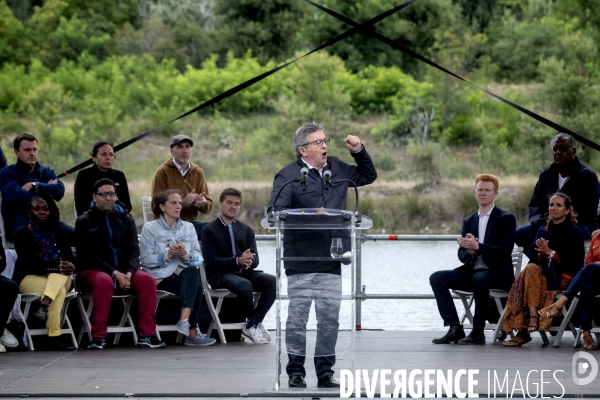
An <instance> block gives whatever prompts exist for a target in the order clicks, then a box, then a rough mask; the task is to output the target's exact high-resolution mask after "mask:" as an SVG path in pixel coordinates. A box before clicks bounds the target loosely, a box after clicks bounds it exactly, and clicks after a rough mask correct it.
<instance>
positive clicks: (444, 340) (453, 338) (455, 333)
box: [431, 325, 465, 344]
mask: <svg viewBox="0 0 600 400" xmlns="http://www.w3.org/2000/svg"><path fill="white" fill-rule="evenodd" d="M464 337H465V331H464V329H463V327H462V325H453V326H451V327H450V329H448V332H447V333H446V334H445V335H444V336H442V337H441V338H439V339H433V340H432V341H431V343H435V344H448V343H456V342H458V341H459V340H460V339H463V338H464Z"/></svg>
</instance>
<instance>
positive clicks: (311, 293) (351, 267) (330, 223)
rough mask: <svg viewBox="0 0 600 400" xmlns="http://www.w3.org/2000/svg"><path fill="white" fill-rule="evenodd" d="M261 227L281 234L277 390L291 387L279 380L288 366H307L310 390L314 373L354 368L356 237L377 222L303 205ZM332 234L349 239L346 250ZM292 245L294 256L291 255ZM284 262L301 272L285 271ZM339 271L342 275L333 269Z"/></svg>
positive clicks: (294, 369)
mask: <svg viewBox="0 0 600 400" xmlns="http://www.w3.org/2000/svg"><path fill="white" fill-rule="evenodd" d="M261 225H262V226H263V227H264V228H267V229H274V230H275V236H276V239H275V240H276V253H275V257H276V264H275V273H276V278H277V295H276V296H277V297H276V300H275V310H276V316H275V318H276V341H275V344H276V348H275V351H276V357H275V358H276V368H275V388H274V390H275V391H286V390H288V388H287V386H286V387H282V386H281V382H280V377H281V374H282V373H283V374H284V376H285V377H287V375H288V374H287V371H286V370H285V369H286V365H287V368H290V371H291V373H292V374H294V372H298V371H300V370H298V368H300V369H302V367H301V365H302V364H304V367H305V368H306V372H305V374H306V383H307V388H316V387H317V384H316V383H317V382H316V381H317V377H316V374H315V372H316V373H317V374H318V373H319V371H322V370H323V368H327V366H328V365H331V364H333V363H335V364H336V369H339V368H344V369H350V370H354V333H355V320H354V317H355V314H354V298H355V295H354V294H355V293H356V289H355V287H354V276H355V275H354V274H355V267H356V240H357V235H358V234H359V231H360V230H361V229H369V228H371V227H372V226H373V221H372V220H371V219H370V218H368V217H366V216H364V215H362V214H360V213H356V212H352V211H346V210H333V209H324V208H304V209H288V210H281V211H277V212H274V213H270V214H269V215H267V216H266V217H264V218H263V219H262V221H261ZM286 231H287V232H288V233H287V237H286V233H285V232H286ZM332 236H334V237H340V236H341V237H343V238H344V245H343V251H339V252H335V251H333V250H332V249H331V244H332V239H331V238H332ZM358 240H360V238H359V239H358ZM290 243H293V246H291V247H292V248H293V250H294V253H295V254H289V252H288V253H286V244H287V245H288V248H289V247H290ZM303 253H309V256H307V255H305V254H303ZM332 261H336V262H338V263H337V266H336V264H334V263H331V262H332ZM323 262H326V263H327V264H323ZM329 264H331V266H335V270H334V271H330V272H329V273H326V272H311V266H313V265H315V266H318V265H321V266H323V265H329ZM340 264H341V267H340ZM284 265H285V266H287V267H288V268H291V269H294V270H297V269H302V272H301V273H299V274H293V273H292V274H286V272H285V270H284V269H282V267H283V266H284ZM340 269H341V274H338V273H332V272H339V271H340ZM317 328H318V329H317ZM313 358H314V362H313ZM282 364H283V366H282ZM324 366H325V367H324ZM313 367H314V368H315V372H313V371H312V369H313ZM282 369H284V370H283V371H282ZM302 372H304V371H302ZM298 373H299V372H298ZM303 375H304V374H303ZM271 390H273V389H270V388H268V389H265V391H271ZM292 390H294V391H296V390H297V389H292ZM338 390H339V389H338Z"/></svg>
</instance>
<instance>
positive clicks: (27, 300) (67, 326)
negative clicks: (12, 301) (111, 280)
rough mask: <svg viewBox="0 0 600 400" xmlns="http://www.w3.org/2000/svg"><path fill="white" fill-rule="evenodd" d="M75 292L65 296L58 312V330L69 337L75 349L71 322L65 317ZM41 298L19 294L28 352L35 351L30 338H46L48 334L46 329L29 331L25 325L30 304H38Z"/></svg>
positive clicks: (75, 295) (75, 342) (29, 294)
mask: <svg viewBox="0 0 600 400" xmlns="http://www.w3.org/2000/svg"><path fill="white" fill-rule="evenodd" d="M77 294H78V293H77V292H75V291H71V292H67V295H66V296H65V302H64V303H63V308H62V310H61V312H60V330H61V331H62V333H63V335H64V334H70V335H71V341H72V342H73V346H75V347H77V340H76V339H75V332H74V331H73V326H72V325H71V320H69V316H68V315H67V310H68V309H69V304H70V303H71V300H73V299H74V298H75V297H77ZM40 300H41V297H40V296H38V295H37V294H31V293H25V294H21V303H23V304H25V307H24V309H23V321H24V325H25V335H27V342H28V343H27V344H28V347H29V350H35V348H34V346H33V340H32V336H46V335H47V334H48V332H47V331H46V328H45V327H44V328H38V329H30V328H29V325H28V324H27V317H29V311H30V310H31V303H34V302H39V301H40Z"/></svg>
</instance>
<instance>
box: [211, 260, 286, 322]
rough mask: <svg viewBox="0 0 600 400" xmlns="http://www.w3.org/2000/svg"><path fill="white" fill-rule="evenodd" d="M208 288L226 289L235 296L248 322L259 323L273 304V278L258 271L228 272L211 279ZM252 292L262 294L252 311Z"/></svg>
mask: <svg viewBox="0 0 600 400" xmlns="http://www.w3.org/2000/svg"><path fill="white" fill-rule="evenodd" d="M209 283H210V286H212V287H213V288H215V289H227V290H230V291H231V292H233V293H235V294H236V295H237V298H238V300H239V302H240V303H241V306H242V309H243V311H244V315H245V316H246V318H247V319H248V321H253V322H256V323H257V324H258V323H261V322H262V321H263V319H265V315H267V312H269V310H270V309H271V306H272V305H273V303H275V295H276V290H277V288H276V286H275V276H273V275H271V274H265V273H264V272H259V271H254V270H250V271H244V272H229V273H226V274H223V275H221V276H217V277H211V279H210V280H209ZM253 292H262V294H261V295H260V299H259V300H258V304H257V305H256V309H254V298H253V296H252V293H253Z"/></svg>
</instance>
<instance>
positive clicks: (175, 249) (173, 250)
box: [169, 239, 187, 260]
mask: <svg viewBox="0 0 600 400" xmlns="http://www.w3.org/2000/svg"><path fill="white" fill-rule="evenodd" d="M186 254H187V250H186V249H185V245H184V244H183V243H181V242H180V241H179V240H178V239H175V244H174V245H172V246H170V247H169V259H171V260H172V259H173V258H174V257H185V256H186Z"/></svg>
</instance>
